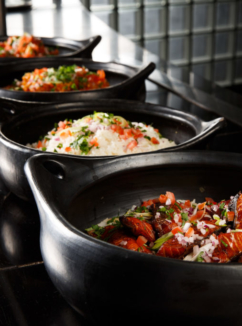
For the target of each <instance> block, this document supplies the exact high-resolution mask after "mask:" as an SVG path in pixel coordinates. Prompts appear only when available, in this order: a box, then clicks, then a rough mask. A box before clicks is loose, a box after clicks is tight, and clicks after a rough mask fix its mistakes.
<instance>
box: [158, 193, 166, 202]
mask: <svg viewBox="0 0 242 326" xmlns="http://www.w3.org/2000/svg"><path fill="white" fill-rule="evenodd" d="M166 201H167V196H166V195H160V197H159V202H160V203H161V204H165V203H166Z"/></svg>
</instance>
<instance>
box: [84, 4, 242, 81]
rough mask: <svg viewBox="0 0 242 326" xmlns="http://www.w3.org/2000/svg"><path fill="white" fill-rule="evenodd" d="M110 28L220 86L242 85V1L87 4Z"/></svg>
mask: <svg viewBox="0 0 242 326" xmlns="http://www.w3.org/2000/svg"><path fill="white" fill-rule="evenodd" d="M82 1H83V3H84V5H85V6H86V7H87V8H88V9H89V10H91V11H93V12H94V13H95V14H96V15H97V16H98V17H100V18H101V19H102V20H104V21H105V22H106V23H107V24H108V25H109V26H110V27H112V28H114V29H115V30H117V31H118V32H120V33H121V34H123V35H125V36H126V37H128V38H130V39H131V40H133V41H135V42H136V43H137V44H140V45H141V46H143V47H145V48H147V49H148V50H149V51H151V52H153V53H155V54H157V55H158V56H159V57H160V58H162V59H164V60H167V61H169V62H171V63H173V64H176V65H179V66H184V67H186V66H187V67H189V68H190V69H192V70H193V71H194V72H196V73H197V74H200V75H202V76H203V77H205V78H208V79H211V80H214V81H215V82H217V83H219V84H221V85H232V84H234V83H239V82H242V0H82Z"/></svg>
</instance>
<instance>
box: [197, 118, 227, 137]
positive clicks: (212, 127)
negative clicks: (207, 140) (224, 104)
mask: <svg viewBox="0 0 242 326" xmlns="http://www.w3.org/2000/svg"><path fill="white" fill-rule="evenodd" d="M225 125H226V121H225V119H224V118H222V117H220V118H217V119H214V120H211V121H203V122H202V130H201V132H202V133H204V134H206V135H207V134H210V133H211V132H214V131H216V130H218V129H220V128H222V127H224V126H225Z"/></svg>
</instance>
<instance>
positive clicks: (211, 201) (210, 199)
mask: <svg viewBox="0 0 242 326" xmlns="http://www.w3.org/2000/svg"><path fill="white" fill-rule="evenodd" d="M205 200H206V202H207V203H211V204H216V202H215V201H214V200H213V199H212V198H210V197H205Z"/></svg>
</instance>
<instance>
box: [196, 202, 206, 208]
mask: <svg viewBox="0 0 242 326" xmlns="http://www.w3.org/2000/svg"><path fill="white" fill-rule="evenodd" d="M205 205H206V202H204V203H201V204H198V205H197V208H198V209H199V210H201V209H204V207H205Z"/></svg>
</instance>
